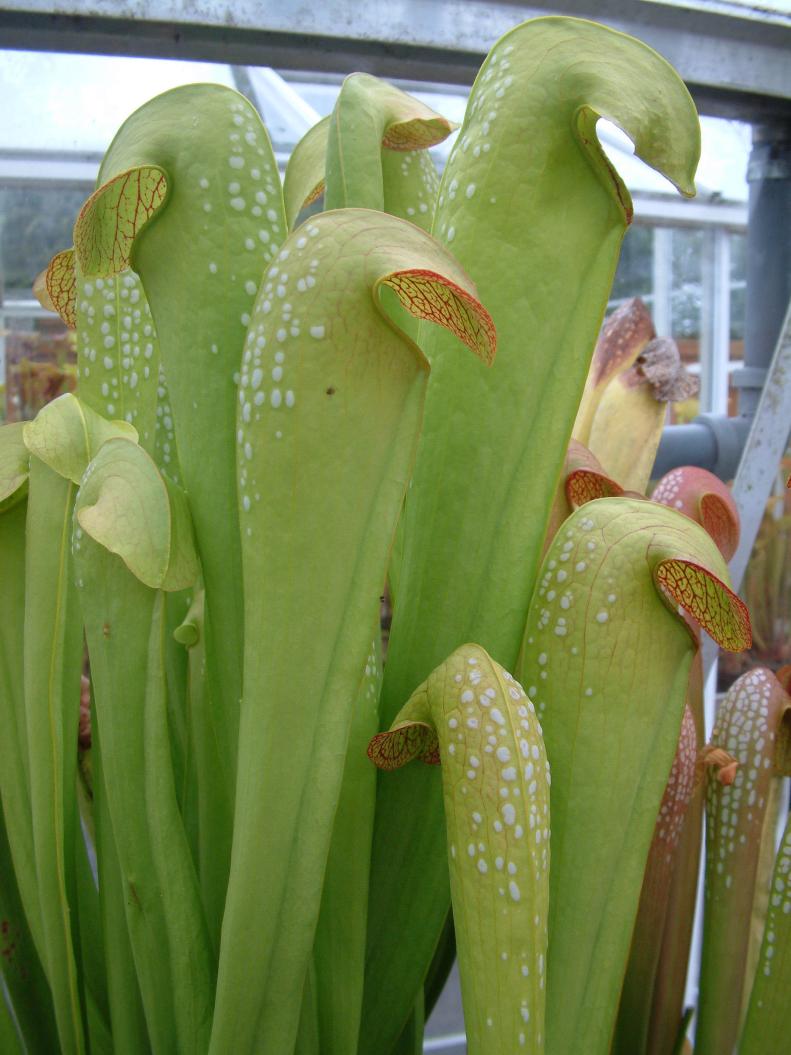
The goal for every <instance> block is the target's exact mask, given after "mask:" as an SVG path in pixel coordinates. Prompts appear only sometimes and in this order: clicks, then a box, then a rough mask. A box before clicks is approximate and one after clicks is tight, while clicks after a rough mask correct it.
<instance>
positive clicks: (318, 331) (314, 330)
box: [310, 326, 324, 341]
mask: <svg viewBox="0 0 791 1055" xmlns="http://www.w3.org/2000/svg"><path fill="white" fill-rule="evenodd" d="M310 336H311V337H315V338H316V340H317V341H320V340H321V339H322V337H323V336H324V327H323V326H311V328H310Z"/></svg>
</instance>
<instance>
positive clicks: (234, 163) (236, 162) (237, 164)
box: [228, 154, 244, 169]
mask: <svg viewBox="0 0 791 1055" xmlns="http://www.w3.org/2000/svg"><path fill="white" fill-rule="evenodd" d="M228 164H229V165H230V166H231V168H232V169H241V168H244V158H243V157H242V156H241V155H240V154H232V155H231V156H230V157H229V158H228Z"/></svg>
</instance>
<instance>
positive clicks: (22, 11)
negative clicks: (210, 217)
mask: <svg viewBox="0 0 791 1055" xmlns="http://www.w3.org/2000/svg"><path fill="white" fill-rule="evenodd" d="M553 13H555V14H556V13H562V14H566V15H576V16H581V17H587V18H593V19H595V20H597V21H600V22H603V23H605V24H608V25H611V26H613V27H615V28H617V29H621V30H624V31H625V32H629V33H632V34H633V35H635V36H638V37H640V39H642V40H644V41H645V42H646V43H648V44H650V45H651V46H653V47H655V48H656V49H657V51H659V52H660V53H661V54H663V55H664V56H665V57H666V58H668V59H669V60H670V62H671V63H673V65H674V66H675V67H676V68H677V69H678V71H679V72H680V74H681V75H682V77H683V78H684V80H685V81H686V82H687V84H688V85H689V86H690V89H691V90H692V92H693V95H695V97H696V101H697V103H698V108H699V109H700V110H701V111H702V112H704V113H708V114H717V113H719V114H723V113H724V114H728V115H730V116H741V117H743V118H747V119H756V118H759V117H761V116H762V115H770V114H775V115H780V116H783V115H787V114H788V110H789V99H791V64H789V63H788V61H787V56H788V50H789V46H791V5H789V3H788V2H787V0H769V2H763V3H747V2H744V0H672V2H670V3H667V2H662V3H660V2H657V0H596V2H595V3H594V2H593V0H562V2H559V0H544V2H543V3H540V4H524V3H514V2H506V0H401V2H399V3H393V2H392V0H367V2H366V3H364V4H353V5H350V4H349V3H348V2H347V0H324V2H323V3H321V4H306V3H303V2H302V0H282V2H280V3H278V4H261V3H260V2H259V0H236V2H234V3H230V2H228V0H189V2H185V0H177V2H166V0H134V2H131V0H4V3H3V4H2V6H1V7H0V40H2V41H3V42H4V46H6V47H11V48H27V49H31V48H32V49H35V50H57V51H79V52H84V53H111V54H119V55H145V56H157V57H160V58H162V57H168V58H188V59H199V60H210V61H215V62H230V63H234V64H242V65H247V64H249V65H260V64H262V63H265V64H266V65H268V66H273V67H275V68H279V69H292V70H312V71H321V72H333V73H344V72H349V71H351V70H354V69H362V70H366V71H367V72H369V73H375V74H378V75H381V76H385V77H393V76H397V77H401V78H403V77H409V78H411V79H413V80H417V81H433V82H435V83H446V84H469V83H471V81H472V79H473V77H474V75H475V72H476V70H477V68H478V66H479V65H480V63H481V60H482V58H483V56H484V54H485V53H486V51H488V49H489V47H490V46H491V45H492V44H493V43H494V41H495V40H496V39H497V38H498V37H499V36H501V35H502V34H503V33H504V32H506V31H507V30H508V29H509V28H511V27H512V26H513V25H515V24H516V23H517V22H519V21H522V20H524V19H525V18H530V17H533V16H536V15H542V14H553Z"/></svg>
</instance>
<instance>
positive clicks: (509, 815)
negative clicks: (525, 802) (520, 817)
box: [500, 802, 516, 827]
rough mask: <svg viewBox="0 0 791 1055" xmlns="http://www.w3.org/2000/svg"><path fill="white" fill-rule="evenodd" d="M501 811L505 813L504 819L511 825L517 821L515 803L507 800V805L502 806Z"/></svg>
mask: <svg viewBox="0 0 791 1055" xmlns="http://www.w3.org/2000/svg"><path fill="white" fill-rule="evenodd" d="M500 812H501V813H502V815H503V820H504V821H505V823H506V824H507V825H508V826H509V827H510V826H512V825H513V824H514V822H515V821H516V810H515V809H514V806H513V803H511V802H506V803H505V805H503V806H501V807H500Z"/></svg>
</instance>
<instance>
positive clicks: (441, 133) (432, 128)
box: [382, 117, 455, 150]
mask: <svg viewBox="0 0 791 1055" xmlns="http://www.w3.org/2000/svg"><path fill="white" fill-rule="evenodd" d="M454 127H455V126H454V125H453V124H451V122H450V121H446V120H445V119H444V118H433V119H431V120H425V119H424V118H419V117H416V118H414V119H413V120H412V121H398V122H396V123H395V124H392V125H390V127H389V128H388V129H387V130H386V131H385V134H384V137H383V138H382V146H383V147H387V149H388V150H425V149H426V148H427V147H433V146H436V145H437V143H442V142H443V141H444V140H445V139H447V137H448V136H449V135H450V133H451V132H452V131H453V129H454Z"/></svg>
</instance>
